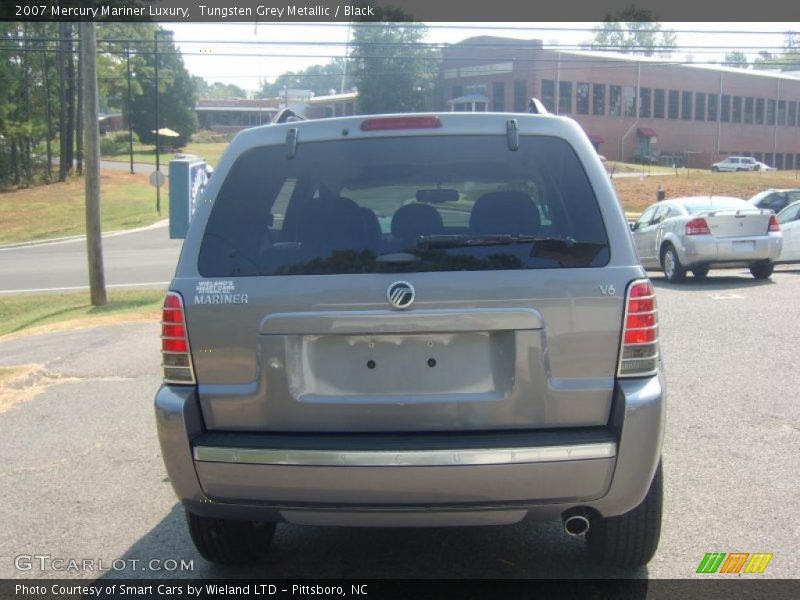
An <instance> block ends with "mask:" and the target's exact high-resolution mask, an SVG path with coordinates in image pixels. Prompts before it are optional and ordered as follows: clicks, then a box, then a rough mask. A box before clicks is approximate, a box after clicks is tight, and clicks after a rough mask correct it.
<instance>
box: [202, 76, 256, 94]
mask: <svg viewBox="0 0 800 600" xmlns="http://www.w3.org/2000/svg"><path fill="white" fill-rule="evenodd" d="M192 82H193V84H194V88H195V92H196V93H197V97H198V98H215V99H222V98H247V95H248V94H247V92H246V91H245V90H243V89H242V88H240V87H239V86H238V85H235V84H233V83H221V82H219V81H215V82H214V83H208V82H207V81H206V80H205V79H203V78H202V77H200V76H199V75H192Z"/></svg>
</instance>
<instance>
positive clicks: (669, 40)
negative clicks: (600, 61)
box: [590, 4, 677, 58]
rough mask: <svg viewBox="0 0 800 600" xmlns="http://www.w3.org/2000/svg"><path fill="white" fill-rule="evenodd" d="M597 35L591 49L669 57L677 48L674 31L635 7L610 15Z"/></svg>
mask: <svg viewBox="0 0 800 600" xmlns="http://www.w3.org/2000/svg"><path fill="white" fill-rule="evenodd" d="M594 32H595V36H594V39H593V40H592V41H591V43H590V47H591V48H593V49H595V50H614V51H617V52H624V53H626V54H643V55H644V56H653V55H657V56H661V57H664V58H666V57H669V56H670V55H671V54H672V52H673V50H674V49H675V48H676V47H677V43H676V37H675V32H674V31H672V30H669V29H662V27H661V24H660V23H658V22H656V19H655V17H654V16H653V13H652V11H650V10H648V9H646V8H637V7H636V5H633V4H632V5H630V6H628V7H627V8H624V9H623V10H621V11H620V12H618V13H616V14H613V15H612V14H607V15H606V18H605V21H604V22H603V24H602V25H598V26H597V27H595V28H594Z"/></svg>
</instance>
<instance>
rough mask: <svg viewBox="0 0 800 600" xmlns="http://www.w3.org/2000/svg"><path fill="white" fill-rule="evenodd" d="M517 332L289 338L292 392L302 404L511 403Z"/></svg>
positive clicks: (288, 363)
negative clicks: (505, 400)
mask: <svg viewBox="0 0 800 600" xmlns="http://www.w3.org/2000/svg"><path fill="white" fill-rule="evenodd" d="M514 357H515V332H513V331H488V332H487V331H475V332H456V333H430V334H384V335H303V336H287V364H286V367H287V377H288V383H289V388H290V392H291V393H292V395H293V396H294V398H295V399H296V400H298V401H301V402H366V403H369V402H375V401H381V400H380V399H381V398H383V399H384V400H386V401H394V402H408V403H417V402H426V401H428V402H430V401H448V402H451V401H454V400H458V401H469V400H489V399H501V398H504V397H506V396H507V395H508V394H509V393H510V391H511V390H512V388H513V384H514V365H515V360H514Z"/></svg>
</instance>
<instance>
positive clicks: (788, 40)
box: [753, 31, 800, 71]
mask: <svg viewBox="0 0 800 600" xmlns="http://www.w3.org/2000/svg"><path fill="white" fill-rule="evenodd" d="M753 68H754V69H768V70H776V69H777V70H781V71H797V70H800V34H798V33H797V32H795V31H787V32H786V33H785V34H784V38H783V51H782V52H778V53H772V52H767V51H766V50H762V51H761V52H759V53H758V57H757V58H756V59H755V60H754V61H753Z"/></svg>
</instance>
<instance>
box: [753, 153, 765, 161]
mask: <svg viewBox="0 0 800 600" xmlns="http://www.w3.org/2000/svg"><path fill="white" fill-rule="evenodd" d="M753 158H755V159H756V160H757V161H758V162H761V161H762V160H764V155H763V154H761V152H754V153H753Z"/></svg>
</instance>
